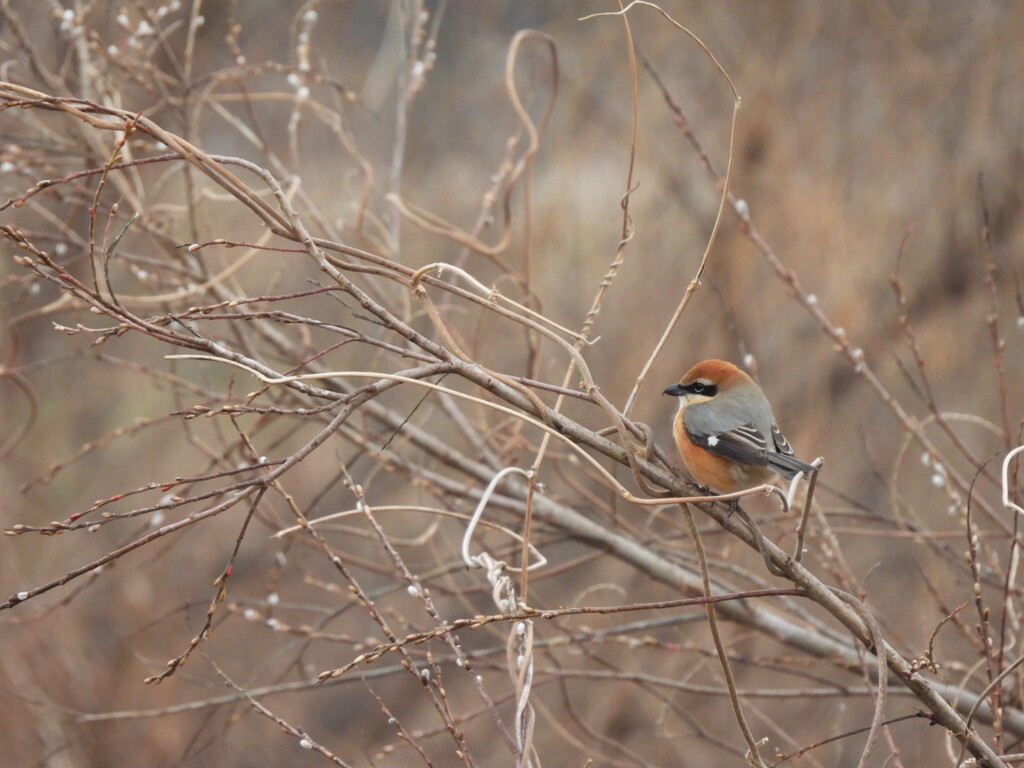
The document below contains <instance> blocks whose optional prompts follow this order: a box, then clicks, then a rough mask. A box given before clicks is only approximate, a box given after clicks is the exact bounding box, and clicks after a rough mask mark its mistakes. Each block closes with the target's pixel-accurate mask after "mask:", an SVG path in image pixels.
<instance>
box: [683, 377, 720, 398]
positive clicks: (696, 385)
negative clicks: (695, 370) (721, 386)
mask: <svg viewBox="0 0 1024 768" xmlns="http://www.w3.org/2000/svg"><path fill="white" fill-rule="evenodd" d="M683 389H685V390H686V391H687V392H690V393H692V394H694V395H704V396H705V397H714V396H715V394H717V392H718V387H716V386H715V385H714V384H711V383H709V382H705V381H699V380H698V381H694V382H692V383H690V384H687V385H686V386H684V387H683Z"/></svg>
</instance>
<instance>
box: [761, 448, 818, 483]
mask: <svg viewBox="0 0 1024 768" xmlns="http://www.w3.org/2000/svg"><path fill="white" fill-rule="evenodd" d="M768 466H769V467H771V468H772V469H774V470H775V471H776V472H778V473H779V474H780V475H782V476H783V477H784V478H786V479H787V480H792V479H793V477H794V476H795V475H796V473H797V472H804V473H809V472H817V471H818V468H817V467H816V466H814V465H813V464H808V463H807V462H806V461H800V459H798V458H796V456H793V455H791V454H788V453H775V452H773V453H769V454H768Z"/></svg>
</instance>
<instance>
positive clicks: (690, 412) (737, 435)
mask: <svg viewBox="0 0 1024 768" xmlns="http://www.w3.org/2000/svg"><path fill="white" fill-rule="evenodd" d="M719 410H720V411H721V409H719ZM730 416H731V414H730V413H729V412H728V411H722V412H721V413H718V414H716V413H715V412H713V411H711V410H710V409H705V408H700V407H699V406H694V405H692V406H690V407H689V408H687V409H686V410H685V411H684V412H683V422H684V423H685V425H686V434H687V436H688V437H689V438H690V440H691V441H692V442H693V443H694V444H696V445H699V446H701V447H702V448H706V449H707V450H709V451H711V453H713V454H715V455H716V456H721V457H722V458H724V459H727V460H729V461H734V462H736V463H737V464H747V465H750V466H758V467H769V468H770V469H771V470H772V471H773V472H777V473H778V474H780V475H782V476H783V477H786V478H792V477H793V476H794V475H796V473H797V472H805V473H806V472H815V471H817V467H815V466H813V465H811V464H808V463H807V462H805V461H800V459H798V458H796V457H795V456H794V455H793V449H792V448H791V447H790V445H789V442H788V441H787V440H786V437H785V435H783V434H782V431H781V430H780V429H779V428H778V426H776V425H775V424H772V426H771V441H772V442H771V447H769V443H768V439H769V438H768V437H766V436H765V434H764V432H762V431H761V430H760V429H758V428H757V427H756V426H754V425H753V424H742V423H739V419H737V418H730Z"/></svg>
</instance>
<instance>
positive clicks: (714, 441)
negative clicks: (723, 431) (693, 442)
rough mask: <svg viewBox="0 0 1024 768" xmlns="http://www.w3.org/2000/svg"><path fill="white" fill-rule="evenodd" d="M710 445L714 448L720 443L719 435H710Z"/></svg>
mask: <svg viewBox="0 0 1024 768" xmlns="http://www.w3.org/2000/svg"><path fill="white" fill-rule="evenodd" d="M708 445H710V446H711V447H712V448H714V447H715V446H716V445H718V435H708Z"/></svg>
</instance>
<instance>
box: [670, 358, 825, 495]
mask: <svg viewBox="0 0 1024 768" xmlns="http://www.w3.org/2000/svg"><path fill="white" fill-rule="evenodd" d="M665 394H666V395H672V396H673V397H678V398H679V411H678V412H677V413H676V416H675V420H674V421H673V423H672V434H673V437H675V440H676V447H678V448H679V455H680V456H682V458H683V463H685V464H686V468H687V469H688V470H689V472H690V475H691V476H692V477H693V479H694V480H695V481H696V482H697V483H698V484H700V485H703V486H705V487H707V488H710V489H711V490H713V491H716V492H717V493H734V492H736V491H742V490H744V489H746V488H752V487H754V486H756V485H761V484H763V483H768V482H770V481H771V480H773V479H774V478H775V476H776V475H782V476H783V477H785V478H792V477H794V476H795V475H796V474H797V473H798V472H814V471H816V469H817V468H816V467H814V466H812V465H811V464H808V463H806V462H803V461H800V460H799V459H797V458H796V457H794V456H793V449H792V448H790V447H789V443H788V442H787V441H786V438H785V437H784V436H783V434H782V432H781V430H779V427H778V426H777V425H776V424H775V416H773V415H772V407H771V405H769V403H768V400H767V399H766V398H765V396H764V393H763V392H762V391H761V389H760V388H759V387H758V386H757V384H755V383H754V380H753V379H751V378H750V377H749V376H748V375H747V374H746V373H744V372H743V371H741V370H740V369H739V368H737V367H736V366H735V365H733V364H732V363H727V362H725V361H724V360H705V361H704V362H702V363H697V364H696V365H695V366H693V368H691V369H690V370H689V371H687V372H686V375H684V376H683V378H682V380H681V381H680V382H679V383H678V384H673V385H672V386H671V387H668V388H667V389H666V390H665Z"/></svg>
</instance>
